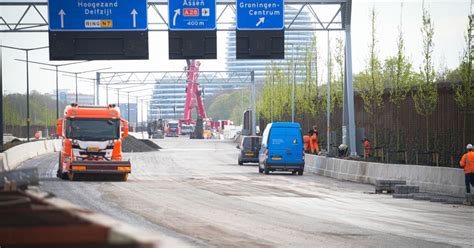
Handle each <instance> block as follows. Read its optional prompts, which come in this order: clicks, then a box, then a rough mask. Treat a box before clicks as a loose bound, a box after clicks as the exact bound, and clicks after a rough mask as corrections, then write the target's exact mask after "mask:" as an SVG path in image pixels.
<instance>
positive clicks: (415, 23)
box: [0, 0, 472, 102]
mask: <svg viewBox="0 0 474 248" xmlns="http://www.w3.org/2000/svg"><path fill="white" fill-rule="evenodd" d="M0 1H2V0H0ZM401 2H402V1H395V0H388V1H382V0H380V1H368V0H354V1H353V13H352V48H353V55H352V56H353V71H354V73H358V72H360V71H361V70H363V69H364V67H365V64H366V61H367V57H368V44H369V38H370V17H369V14H370V9H371V7H372V6H374V7H375V8H376V12H377V40H378V44H377V51H378V54H379V55H380V58H381V59H382V60H384V59H385V58H387V57H388V56H394V55H395V54H396V41H397V36H398V26H399V25H400V9H401ZM425 5H426V8H427V9H428V10H429V12H430V14H431V17H432V19H433V21H434V28H435V35H434V43H435V47H434V64H435V66H436V67H437V68H441V67H447V68H450V69H453V68H455V67H457V66H458V65H459V62H460V57H461V54H462V51H463V48H464V44H465V42H464V35H465V32H466V26H467V20H468V18H467V16H468V15H469V13H470V11H472V10H471V9H472V3H471V0H433V1H430V0H426V1H425ZM1 11H2V8H1V7H0V16H9V15H21V13H22V11H20V10H19V9H16V10H15V9H9V10H8V13H5V12H6V10H5V9H3V12H1ZM421 14H422V1H421V0H405V1H403V19H402V21H403V32H404V35H405V44H406V52H407V55H408V56H409V59H410V61H411V62H412V63H413V65H414V67H415V68H419V67H420V64H421V62H422V58H421V50H422V37H421V32H420V28H421ZM227 34H228V32H218V41H217V42H218V59H217V60H205V61H202V66H201V70H225V69H226V68H225V51H226V37H227ZM315 35H316V36H317V38H318V39H319V41H320V42H319V48H318V49H319V52H320V54H322V58H321V62H322V63H325V59H326V58H325V56H324V54H327V48H326V47H327V43H326V39H327V33H326V32H316V33H315ZM330 35H331V40H332V41H331V42H332V44H333V45H334V43H335V42H334V40H335V38H337V37H339V36H341V33H340V32H333V33H331V34H330ZM167 40H168V38H167V33H166V32H150V34H149V49H150V59H149V60H146V61H96V62H88V63H85V64H80V65H72V66H67V67H63V69H64V70H68V71H85V70H93V69H99V68H105V67H113V71H123V70H126V71H129V70H137V71H145V70H154V71H157V70H159V71H163V70H173V71H176V70H182V69H183V68H184V66H185V61H169V60H168V44H167V43H168V41H167ZM0 41H1V43H2V44H3V45H7V46H16V47H23V48H29V47H40V46H48V35H47V33H45V32H43V33H0ZM332 49H333V48H332ZM2 56H3V67H2V70H3V81H4V86H3V88H4V92H6V93H13V92H21V93H24V92H25V91H26V76H25V74H26V73H25V71H26V69H25V67H26V66H25V63H23V62H20V61H16V60H15V59H24V58H25V53H24V52H21V51H12V50H6V49H4V50H3V55H2ZM30 60H33V61H39V62H46V63H56V64H58V62H50V61H49V55H48V50H47V49H46V50H39V51H33V52H31V53H30ZM59 63H60V62H59ZM44 67H45V66H38V65H33V64H31V65H30V89H31V90H36V91H40V92H43V93H52V92H53V90H54V87H55V74H54V72H50V71H46V70H41V69H40V68H44ZM51 69H52V68H51ZM321 73H325V70H324V68H323V69H322V70H321ZM94 75H95V74H93V73H90V74H86V75H84V76H86V77H94ZM322 78H324V77H322ZM60 84H61V86H60V88H61V89H71V90H73V89H74V79H73V78H70V77H67V76H64V75H61V76H60ZM92 90H93V88H92V85H91V84H90V83H89V82H86V81H80V89H79V92H80V93H89V94H92ZM101 97H102V96H101ZM121 101H122V102H123V100H121Z"/></svg>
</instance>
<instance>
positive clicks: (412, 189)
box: [375, 180, 474, 206]
mask: <svg viewBox="0 0 474 248" xmlns="http://www.w3.org/2000/svg"><path fill="white" fill-rule="evenodd" d="M375 193H377V194H392V197H393V198H399V199H413V200H417V201H430V202H440V203H445V204H454V205H462V204H464V205H468V206H474V194H466V197H465V198H463V197H459V196H452V195H447V194H439V193H432V192H420V187H419V186H415V185H406V181H403V180H376V181H375Z"/></svg>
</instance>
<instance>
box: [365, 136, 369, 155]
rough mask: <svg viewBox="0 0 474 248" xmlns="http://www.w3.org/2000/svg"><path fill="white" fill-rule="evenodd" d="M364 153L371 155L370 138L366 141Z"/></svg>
mask: <svg viewBox="0 0 474 248" xmlns="http://www.w3.org/2000/svg"><path fill="white" fill-rule="evenodd" d="M364 153H365V156H369V153H370V142H369V141H368V140H366V141H364Z"/></svg>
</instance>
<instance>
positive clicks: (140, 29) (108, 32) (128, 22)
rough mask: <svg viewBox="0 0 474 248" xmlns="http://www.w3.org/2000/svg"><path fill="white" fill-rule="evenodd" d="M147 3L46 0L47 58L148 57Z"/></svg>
mask: <svg viewBox="0 0 474 248" xmlns="http://www.w3.org/2000/svg"><path fill="white" fill-rule="evenodd" d="M147 6H148V5H147V0H134V1H128V0H115V1H108V0H96V1H93V2H91V1H85V0H76V1H64V0H49V1H48V15H49V33H50V35H49V38H50V59H51V60H103V59H106V60H110V59H148V20H147V15H148V14H147V13H148V11H147Z"/></svg>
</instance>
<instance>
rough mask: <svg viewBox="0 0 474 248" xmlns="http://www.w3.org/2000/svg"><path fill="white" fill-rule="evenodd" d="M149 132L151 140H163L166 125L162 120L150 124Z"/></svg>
mask: <svg viewBox="0 0 474 248" xmlns="http://www.w3.org/2000/svg"><path fill="white" fill-rule="evenodd" d="M147 132H148V138H149V139H163V138H164V137H165V123H163V120H162V119H159V120H158V121H156V120H155V121H153V122H149V123H148V126H147Z"/></svg>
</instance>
